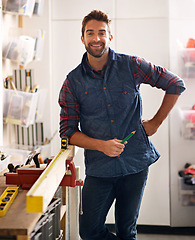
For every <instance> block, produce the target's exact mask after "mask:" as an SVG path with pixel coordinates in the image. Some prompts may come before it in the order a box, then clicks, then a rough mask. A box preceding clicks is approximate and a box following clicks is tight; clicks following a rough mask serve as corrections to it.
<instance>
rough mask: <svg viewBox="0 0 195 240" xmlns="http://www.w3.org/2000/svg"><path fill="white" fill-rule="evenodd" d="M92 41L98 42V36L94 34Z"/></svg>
mask: <svg viewBox="0 0 195 240" xmlns="http://www.w3.org/2000/svg"><path fill="white" fill-rule="evenodd" d="M93 40H94V41H95V42H98V41H99V40H100V37H99V35H98V34H95V35H94V38H93Z"/></svg>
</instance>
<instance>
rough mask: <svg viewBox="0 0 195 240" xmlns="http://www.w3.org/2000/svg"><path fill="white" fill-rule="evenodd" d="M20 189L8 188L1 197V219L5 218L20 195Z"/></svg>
mask: <svg viewBox="0 0 195 240" xmlns="http://www.w3.org/2000/svg"><path fill="white" fill-rule="evenodd" d="M18 189H19V187H7V188H6V190H5V191H4V192H3V194H2V195H1V197H0V217H3V216H5V214H6V212H7V210H8V208H9V207H10V205H11V204H12V202H13V200H14V198H15V197H16V196H17V194H18Z"/></svg>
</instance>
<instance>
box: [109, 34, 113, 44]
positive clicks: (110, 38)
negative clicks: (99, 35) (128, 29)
mask: <svg viewBox="0 0 195 240" xmlns="http://www.w3.org/2000/svg"><path fill="white" fill-rule="evenodd" d="M112 39H113V35H112V34H111V35H110V37H109V40H110V42H111V41H112Z"/></svg>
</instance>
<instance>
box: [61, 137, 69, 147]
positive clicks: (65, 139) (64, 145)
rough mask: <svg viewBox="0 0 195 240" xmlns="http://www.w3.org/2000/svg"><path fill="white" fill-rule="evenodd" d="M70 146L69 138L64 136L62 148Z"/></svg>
mask: <svg viewBox="0 0 195 240" xmlns="http://www.w3.org/2000/svg"><path fill="white" fill-rule="evenodd" d="M67 147H68V138H67V137H64V138H62V139H61V149H67Z"/></svg>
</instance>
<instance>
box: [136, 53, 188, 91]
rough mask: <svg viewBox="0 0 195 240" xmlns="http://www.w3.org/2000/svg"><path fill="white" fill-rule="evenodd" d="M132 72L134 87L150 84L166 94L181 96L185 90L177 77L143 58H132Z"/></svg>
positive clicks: (181, 81)
mask: <svg viewBox="0 0 195 240" xmlns="http://www.w3.org/2000/svg"><path fill="white" fill-rule="evenodd" d="M132 60H133V72H134V78H135V82H136V85H137V86H139V85H140V84H141V83H145V84H150V85H151V86H152V87H157V88H161V89H163V90H164V91H166V93H167V94H181V93H182V92H183V91H184V90H185V86H184V82H183V80H182V79H181V78H179V77H178V76H177V75H175V74H173V73H172V72H170V71H168V70H167V69H165V68H162V67H160V66H155V65H153V64H152V63H151V62H147V61H146V60H144V59H143V58H139V57H133V58H132Z"/></svg>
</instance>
